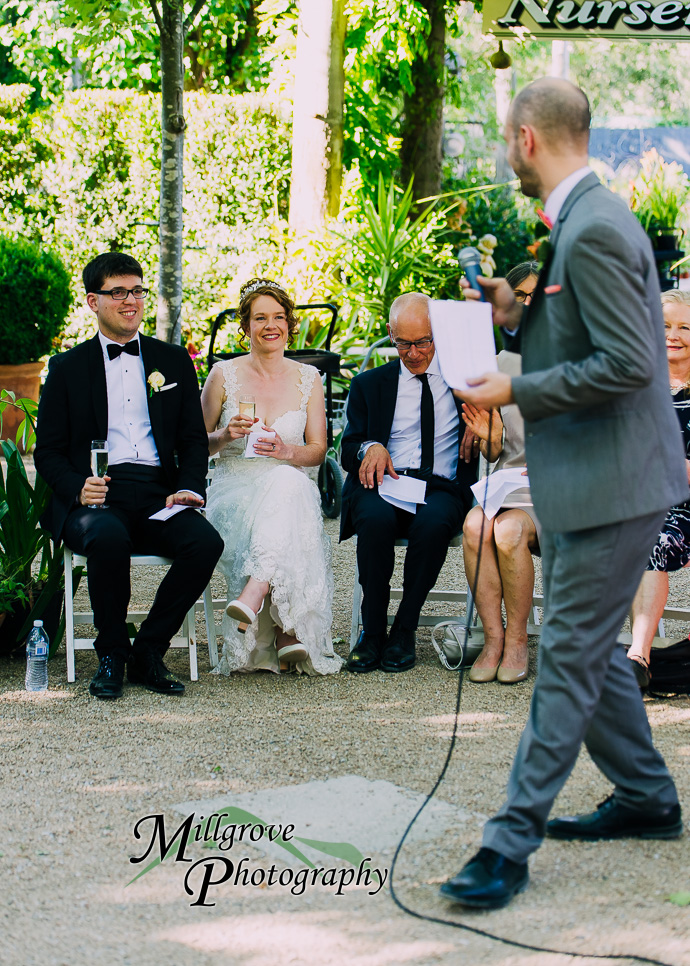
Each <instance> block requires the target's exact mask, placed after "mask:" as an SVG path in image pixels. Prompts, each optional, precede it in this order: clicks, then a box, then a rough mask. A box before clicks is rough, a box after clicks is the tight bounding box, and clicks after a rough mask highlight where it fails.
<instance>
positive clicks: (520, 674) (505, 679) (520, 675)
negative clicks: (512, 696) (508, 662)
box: [496, 656, 529, 684]
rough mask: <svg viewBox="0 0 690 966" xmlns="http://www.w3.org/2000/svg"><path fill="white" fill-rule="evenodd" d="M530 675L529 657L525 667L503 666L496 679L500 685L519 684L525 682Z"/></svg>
mask: <svg viewBox="0 0 690 966" xmlns="http://www.w3.org/2000/svg"><path fill="white" fill-rule="evenodd" d="M528 673H529V656H528V657H527V660H526V661H525V666H524V667H521V668H515V667H503V665H502V664H501V665H500V666H499V668H498V673H497V674H496V679H497V680H498V682H499V684H517V683H518V681H524V680H525V678H526V677H527V675H528Z"/></svg>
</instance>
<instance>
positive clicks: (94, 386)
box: [89, 334, 108, 439]
mask: <svg viewBox="0 0 690 966" xmlns="http://www.w3.org/2000/svg"><path fill="white" fill-rule="evenodd" d="M89 369H90V371H91V380H90V381H91V404H92V406H93V413H94V416H95V419H96V429H97V432H98V436H99V438H100V439H106V437H107V436H108V390H107V387H106V382H105V362H104V361H103V349H102V348H101V340H100V339H99V338H98V334H96V335H95V336H94V337H93V339H91V340H90V341H89Z"/></svg>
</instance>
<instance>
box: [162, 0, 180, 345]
mask: <svg viewBox="0 0 690 966" xmlns="http://www.w3.org/2000/svg"><path fill="white" fill-rule="evenodd" d="M160 15H161V24H160V27H159V29H160V41H161V46H160V64H161V195H160V216H159V217H160V221H159V240H160V268H159V274H158V311H157V313H156V335H157V337H158V338H159V339H161V340H162V341H164V342H175V343H179V342H180V339H181V325H182V197H183V187H184V172H183V159H184V129H185V120H184V103H183V96H184V62H183V59H182V58H183V50H184V37H185V29H184V3H183V2H182V0H161V5H160Z"/></svg>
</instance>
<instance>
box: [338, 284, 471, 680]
mask: <svg viewBox="0 0 690 966" xmlns="http://www.w3.org/2000/svg"><path fill="white" fill-rule="evenodd" d="M388 334H389V335H390V338H391V342H392V343H393V345H394V346H395V347H396V348H397V350H398V355H399V359H396V360H395V361H394V362H389V363H388V364H387V365H384V366H380V367H378V368H377V369H370V370H368V371H367V372H363V373H362V374H361V375H359V376H355V378H354V379H353V380H352V385H351V387H350V395H349V397H348V404H347V420H348V423H347V428H346V430H345V433H344V434H343V445H342V464H343V467H344V469H346V470H347V473H348V476H347V480H346V481H345V486H344V488H343V510H342V516H341V524H340V539H341V540H346V539H347V538H348V537H351V536H352V534H353V533H356V534H357V565H358V568H359V581H360V583H361V585H362V592H363V595H362V624H363V628H364V629H363V631H362V633H361V635H360V638H359V640H358V642H357V644H356V646H355V648H354V649H353V651H352V653H351V654H350V657H349V660H348V662H347V666H348V669H349V670H350V671H357V672H367V671H373V670H374V669H375V668H378V667H380V668H381V669H382V670H384V671H407V670H409V669H410V668H412V667H413V666H414V663H415V645H416V641H415V630H416V628H417V624H418V623H419V612H420V610H421V609H422V606H423V604H424V601H425V600H426V597H427V594H428V593H429V591H430V590H431V589H432V587H433V586H434V584H435V583H436V578H437V577H438V575H439V573H440V571H441V567H442V566H443V564H444V561H445V559H446V554H447V552H448V544H449V542H450V540H451V538H452V537H454V536H455V535H456V534H458V533H459V532H460V531H461V530H462V524H463V520H464V519H465V516H466V515H467V512H468V510H469V509H470V507H471V506H472V493H471V491H470V486H471V485H472V483H475V482H476V480H477V462H478V461H477V455H476V452H477V450H476V448H474V449H473V446H474V437H473V436H472V434H471V433H469V432H467V433H465V431H464V424H463V421H462V418H461V416H460V412H461V409H460V405H461V404H460V403H459V402H458V401H457V400H456V399H455V397H454V396H453V393H452V392H451V390H450V389H449V388H448V386H447V385H446V383H445V382H444V380H443V377H442V375H441V370H440V368H439V364H438V358H437V357H436V355H435V351H434V340H433V337H432V333H431V321H430V319H429V299H428V297H427V296H426V295H421V294H419V293H418V292H410V293H408V294H406V295H401V296H400V297H399V298H397V299H396V300H395V301H394V302H393V305H392V306H391V310H390V322H389V324H388ZM384 473H388V474H390V475H391V476H392V477H394V478H396V477H397V476H398V475H400V474H406V475H408V476H414V477H416V478H418V479H423V480H425V481H426V484H427V487H426V503H425V504H420V505H418V506H417V512H416V513H415V514H413V513H409V512H408V511H406V510H402V509H398V508H396V507H394V506H391V504H390V503H387V502H386V501H385V500H384V499H383V497H381V496H380V495H379V493H378V486H379V485H380V483H381V482H382V480H383V476H384ZM401 537H406V538H407V541H408V547H407V554H406V556H405V571H404V578H403V596H402V600H401V601H400V605H399V607H398V613H397V614H396V617H395V621H394V623H393V627H392V628H391V632H390V636H389V637H387V636H386V630H387V624H388V604H389V600H390V579H391V576H392V574H393V567H394V564H395V549H394V547H395V540H396V539H397V538H401Z"/></svg>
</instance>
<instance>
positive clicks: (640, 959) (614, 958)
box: [388, 409, 679, 966]
mask: <svg viewBox="0 0 690 966" xmlns="http://www.w3.org/2000/svg"><path fill="white" fill-rule="evenodd" d="M492 421H493V410H491V409H490V410H489V439H488V442H487V454H486V461H487V465H488V464H489V463H490V462H491V425H492ZM490 475H491V474H490V473H487V476H486V485H485V487H484V495H483V502H482V505H481V506H482V522H481V527H480V530H479V548H478V551H477V566H476V570H475V574H474V581H473V587H472V592H471V593H472V600H471V601H469V602H468V605H467V612H466V614H465V627H464V632H465V633H464V639H463V643H462V655H463V658H464V656H465V653H466V650H467V640H468V637H469V636H470V628H471V626H472V620H473V617H474V602H475V600H476V599H477V584H478V581H479V570H480V567H481V558H482V547H483V546H484V528H485V525H486V503H487V497H488V492H489V477H490ZM464 674H465V671H464V668H463V667H462V666H461V667H460V668H459V670H458V675H459V676H458V687H457V692H456V698H455V714H454V719H453V733H452V735H451V739H450V744H449V746H448V751H447V752H446V758H445V761H444V762H443V766H442V768H441V771H440V773H439V776H438V778H437V779H436V781H435V782H434V786H433V788H432V789H431V791H430V792H429V793H428V795H427V796H426V798H425V799H424V801H423V802H422V804H421V805H420V806H419V808H418V809H417V811H416V812H415V814H414V815H413V816H412V819H411V820H410V822H409V823H408V825H407V828H406V829H405V831H404V832H403V834H402V838H401V839H400V841H399V842H398V845H397V846H396V849H395V852H394V854H393V860H392V862H391V867H390V878H389V883H388V888H389V889H390V894H391V899H392V900H393V902H394V903H395V905H396V906H397V907H398V908H399V909H401V910H402V911H403V912H405V913H407V915H408V916H412V917H413V918H414V919H420V920H422V921H423V922H433V923H437V924H439V925H441V926H451V927H452V928H453V929H462V930H463V931H464V932H470V933H473V934H474V935H475V936H481V937H482V938H484V939H492V940H493V941H494V942H499V943H504V944H505V945H507V946H513V947H515V948H516V949H526V950H529V951H530V952H534V953H551V954H553V955H555V956H570V957H572V958H573V959H598V960H601V961H603V962H630V961H634V962H637V963H647V964H648V966H679V964H678V963H669V962H667V961H665V960H661V959H651V958H649V957H647V956H640V955H638V954H637V953H610V954H608V955H605V954H603V953H580V952H572V951H570V950H567V949H554V948H552V947H550V946H535V945H533V944H532V943H526V942H520V941H519V940H518V939H509V938H508V937H507V936H499V935H497V934H496V933H493V932H489V931H488V930H487V929H479V928H478V927H477V926H470V925H468V924H467V923H464V922H457V921H455V920H453V919H442V918H441V917H440V916H429V915H427V914H426V913H423V912H418V911H417V910H416V909H412V908H411V907H410V906H408V905H406V904H405V903H404V902H403V900H402V899H400V898H399V896H398V894H397V892H396V890H395V885H394V881H393V880H394V876H395V869H396V866H397V863H398V858H399V856H400V852H401V850H402V847H403V845H404V843H405V840H406V839H407V836H408V835H409V834H410V832H411V830H412V827H413V826H414V824H415V822H416V821H417V819H418V818H419V816H420V815H421V814H422V812H423V811H424V809H425V808H426V807H427V805H428V804H429V802H430V801H431V800H432V798H433V797H434V795H435V794H436V792H437V791H438V789H439V787H440V785H441V783H442V781H443V779H444V778H445V776H446V772H447V771H448V766H449V765H450V762H451V759H452V757H453V751H454V750H455V745H456V742H457V737H458V720H459V717H460V705H461V701H462V685H463V680H464Z"/></svg>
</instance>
